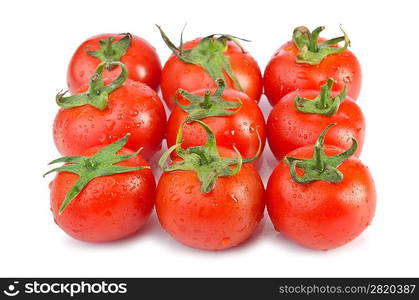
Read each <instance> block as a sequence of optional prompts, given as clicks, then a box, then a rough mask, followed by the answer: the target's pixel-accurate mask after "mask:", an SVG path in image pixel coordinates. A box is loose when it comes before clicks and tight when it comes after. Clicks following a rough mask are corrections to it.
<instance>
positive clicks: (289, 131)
mask: <svg viewBox="0 0 419 300" xmlns="http://www.w3.org/2000/svg"><path fill="white" fill-rule="evenodd" d="M318 94H319V92H318V91H314V90H302V91H294V92H291V93H289V94H287V95H286V96H284V97H283V98H282V100H281V101H280V102H278V103H277V104H276V105H275V106H274V108H273V109H272V111H271V113H270V114H269V117H268V122H267V132H268V142H269V146H270V148H271V151H272V153H273V154H274V155H275V157H276V158H277V159H278V160H281V159H283V158H284V156H285V155H286V154H287V153H289V152H291V151H292V150H294V149H296V148H300V147H302V146H305V145H312V144H314V143H315V141H316V139H317V137H318V136H319V135H320V133H321V132H322V130H323V129H324V128H325V127H326V125H328V124H330V123H336V124H337V125H336V126H334V127H332V128H331V129H330V131H329V133H328V135H327V136H326V144H328V145H333V146H337V147H339V148H342V149H346V148H348V147H349V146H350V145H351V138H355V139H356V140H357V142H358V144H359V146H358V149H357V152H356V153H355V155H356V156H359V155H360V154H361V151H362V146H363V143H364V136H365V120H364V116H363V114H362V111H361V109H360V108H359V106H358V105H357V104H356V102H354V101H353V100H352V99H350V98H349V97H343V98H344V99H343V102H342V103H341V104H340V106H339V108H338V110H337V112H336V113H334V114H332V115H323V114H318V113H303V112H300V111H298V110H297V109H296V107H295V98H296V97H297V96H299V97H302V98H305V99H307V100H311V99H315V98H316V97H318ZM332 95H333V96H335V97H336V96H338V93H337V92H332Z"/></svg>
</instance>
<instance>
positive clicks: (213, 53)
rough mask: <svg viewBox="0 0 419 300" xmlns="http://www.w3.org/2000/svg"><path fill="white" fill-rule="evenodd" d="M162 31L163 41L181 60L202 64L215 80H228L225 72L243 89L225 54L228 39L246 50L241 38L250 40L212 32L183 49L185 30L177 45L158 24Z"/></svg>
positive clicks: (238, 87) (237, 86)
mask: <svg viewBox="0 0 419 300" xmlns="http://www.w3.org/2000/svg"><path fill="white" fill-rule="evenodd" d="M156 26H157V28H158V29H159V31H160V34H161V36H162V38H163V41H164V42H165V43H166V45H167V46H168V47H169V49H170V50H172V52H173V54H174V55H176V57H177V58H179V59H180V60H181V61H183V62H184V63H187V64H194V65H199V66H201V67H202V68H203V69H204V70H205V71H207V73H208V74H209V75H210V77H211V78H212V79H213V80H214V82H215V81H216V80H217V79H219V78H221V79H223V80H224V81H226V78H225V77H224V72H225V73H227V75H228V76H229V77H230V78H231V80H232V81H233V83H234V85H235V86H236V88H237V89H239V90H240V91H243V89H242V87H241V85H240V83H239V81H238V80H237V77H236V75H235V74H234V72H233V69H232V68H231V64H230V59H229V58H228V56H226V55H225V54H224V52H225V51H226V50H227V47H228V46H227V41H232V42H233V43H235V44H236V45H237V46H239V47H240V49H241V50H242V51H243V52H245V50H244V49H243V47H242V46H241V45H240V42H239V40H242V41H246V42H249V41H248V40H245V39H242V38H238V37H235V36H232V35H229V34H212V35H209V36H207V37H204V38H203V39H202V40H201V41H200V42H199V43H198V45H196V46H195V47H194V48H192V49H187V50H185V49H183V31H182V34H181V38H180V46H179V47H176V46H175V45H174V44H173V43H172V41H170V39H169V38H168V37H167V35H166V34H165V33H164V31H163V30H162V29H161V27H160V26H158V25H156Z"/></svg>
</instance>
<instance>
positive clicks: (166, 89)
mask: <svg viewBox="0 0 419 300" xmlns="http://www.w3.org/2000/svg"><path fill="white" fill-rule="evenodd" d="M201 39H202V38H197V39H195V40H192V41H189V42H186V43H185V44H184V49H191V48H194V47H195V46H196V45H197V44H198V43H199V41H200V40H201ZM227 45H228V48H227V50H226V51H225V52H224V54H225V55H226V56H228V57H229V59H230V64H231V68H232V69H233V72H234V74H235V75H236V78H237V80H238V81H239V83H240V85H241V87H242V88H243V91H244V92H245V93H246V94H247V95H248V96H249V97H250V98H251V99H253V100H255V101H256V102H259V99H260V96H261V94H262V89H263V87H262V84H263V83H262V74H261V72H260V69H259V66H258V64H257V62H256V61H255V59H254V58H253V57H252V56H250V54H249V53H247V52H245V53H243V52H242V50H241V49H240V48H239V47H238V46H237V45H236V44H234V43H233V42H227ZM224 77H225V79H226V81H227V85H228V86H229V87H233V88H235V86H234V84H233V83H232V81H231V79H230V78H229V77H228V75H227V74H224ZM178 88H182V89H184V90H187V91H196V90H200V89H213V88H216V85H215V83H214V81H213V80H212V79H211V77H210V76H209V75H208V73H207V72H206V71H205V70H204V69H203V68H202V67H200V66H199V65H194V64H187V63H184V62H182V61H181V60H179V59H178V58H177V57H176V56H175V55H174V54H172V55H171V56H170V57H169V59H168V60H167V62H166V64H165V65H164V67H163V70H162V75H161V91H162V94H163V99H164V101H165V102H166V104H167V105H168V107H169V108H170V109H173V108H174V107H175V102H174V100H173V96H174V95H175V93H176V91H177V90H178Z"/></svg>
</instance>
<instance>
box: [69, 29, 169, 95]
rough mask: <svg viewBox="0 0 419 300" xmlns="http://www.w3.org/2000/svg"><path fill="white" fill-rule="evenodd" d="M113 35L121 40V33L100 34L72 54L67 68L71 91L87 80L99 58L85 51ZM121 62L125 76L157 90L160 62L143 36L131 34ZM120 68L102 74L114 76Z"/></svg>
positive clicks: (107, 76) (92, 48)
mask: <svg viewBox="0 0 419 300" xmlns="http://www.w3.org/2000/svg"><path fill="white" fill-rule="evenodd" d="M109 37H115V41H118V40H120V39H121V38H122V37H123V35H116V34H100V35H96V36H93V37H91V38H89V39H87V40H86V41H84V42H83V43H82V44H81V45H80V46H79V47H78V48H77V50H76V52H75V53H74V54H73V57H72V58H71V61H70V64H69V66H68V70H67V83H68V88H69V90H70V92H71V93H75V92H76V91H77V90H78V89H80V88H81V87H82V86H83V85H84V84H87V83H89V81H90V77H91V76H92V75H93V73H94V71H95V69H96V68H97V66H98V64H99V63H100V62H101V61H100V59H98V58H96V57H93V56H91V55H89V54H87V53H86V50H87V51H96V50H98V49H99V41H100V40H102V39H107V38H109ZM121 62H122V63H123V64H124V65H125V66H126V67H127V69H128V78H130V79H132V80H136V81H140V82H143V83H145V84H147V85H148V86H150V87H151V88H152V89H154V90H157V89H158V86H159V84H160V74H161V63H160V59H159V57H158V55H157V52H156V50H155V49H154V47H153V46H152V45H150V44H149V43H148V42H147V41H146V40H144V39H142V38H140V37H138V36H135V35H132V40H131V45H130V47H129V48H128V50H127V52H126V53H125V55H124V56H123V57H122V58H121ZM120 72H121V68H120V67H115V68H113V69H111V70H109V71H108V70H105V71H104V72H103V77H104V78H116V77H118V75H119V74H120Z"/></svg>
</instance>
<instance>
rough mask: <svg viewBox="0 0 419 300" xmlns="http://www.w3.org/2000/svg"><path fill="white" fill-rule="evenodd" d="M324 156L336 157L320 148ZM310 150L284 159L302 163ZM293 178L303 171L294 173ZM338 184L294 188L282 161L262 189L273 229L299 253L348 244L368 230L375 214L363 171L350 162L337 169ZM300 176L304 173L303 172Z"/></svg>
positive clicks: (321, 182)
mask: <svg viewBox="0 0 419 300" xmlns="http://www.w3.org/2000/svg"><path fill="white" fill-rule="evenodd" d="M324 151H325V153H326V155H328V156H332V155H337V154H339V153H341V152H342V150H341V149H339V148H336V147H334V146H326V147H325V149H324ZM312 155H313V146H304V147H302V148H298V149H295V150H294V151H292V152H291V153H289V154H288V155H287V157H295V158H304V159H308V158H310V157H311V156H312ZM296 169H297V170H296V171H297V174H298V175H299V176H301V175H302V174H303V171H302V170H301V169H300V168H299V167H298V164H297V168H296ZM338 171H340V172H341V174H343V180H342V181H340V182H336V183H332V182H328V181H324V180H315V181H312V182H309V183H304V184H301V183H298V182H296V181H294V180H293V178H292V176H291V175H290V166H289V165H288V164H287V163H286V161H285V160H282V161H281V162H280V163H279V165H278V166H277V167H276V168H275V170H274V171H273V173H272V175H271V177H270V178H269V182H268V186H267V193H266V195H267V208H268V213H269V216H270V218H271V220H272V223H273V224H274V226H275V229H276V230H277V231H279V232H281V233H282V234H284V235H285V236H287V237H288V238H290V239H291V240H293V241H295V242H297V243H298V244H301V245H303V246H305V247H309V248H313V249H319V250H328V249H332V248H336V247H339V246H341V245H343V244H346V243H348V242H349V241H351V240H353V239H354V238H355V237H357V236H358V235H359V234H360V233H361V232H362V231H364V229H365V228H366V227H367V226H368V225H369V224H370V222H371V220H372V218H373V216H374V211H375V204H376V193H375V187H374V182H373V179H372V177H371V174H370V172H369V171H368V168H367V167H366V166H364V165H363V164H362V163H361V162H360V161H359V160H358V159H357V158H356V157H350V158H348V159H346V160H345V161H343V163H342V164H341V165H340V166H339V167H338ZM305 172H306V171H305Z"/></svg>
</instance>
